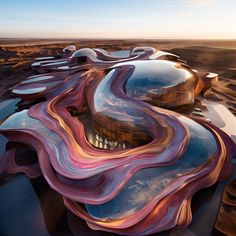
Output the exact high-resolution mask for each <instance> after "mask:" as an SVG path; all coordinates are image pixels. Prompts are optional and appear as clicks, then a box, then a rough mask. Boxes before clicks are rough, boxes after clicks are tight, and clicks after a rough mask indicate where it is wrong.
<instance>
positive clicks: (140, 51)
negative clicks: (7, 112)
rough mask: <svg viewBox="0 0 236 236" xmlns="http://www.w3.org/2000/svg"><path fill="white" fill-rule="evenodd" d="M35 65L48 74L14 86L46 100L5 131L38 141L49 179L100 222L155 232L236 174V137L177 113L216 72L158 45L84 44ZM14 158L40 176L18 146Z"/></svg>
mask: <svg viewBox="0 0 236 236" xmlns="http://www.w3.org/2000/svg"><path fill="white" fill-rule="evenodd" d="M122 53H124V54H122ZM117 55H119V56H117ZM32 67H33V68H34V69H37V70H38V71H39V72H42V71H48V72H49V73H47V74H40V75H37V76H33V77H30V78H28V79H27V80H25V81H22V82H21V83H20V84H18V85H16V86H15V88H13V90H12V92H13V93H15V94H16V95H17V96H19V97H21V98H22V99H24V100H25V102H26V103H27V102H29V103H30V102H31V101H35V100H37V99H44V100H41V102H38V103H37V104H36V105H33V106H31V107H30V108H29V109H25V110H22V111H20V112H17V113H15V114H13V115H11V116H10V117H9V118H8V119H7V120H6V121H4V122H3V123H2V124H1V126H0V132H1V133H2V134H4V135H5V136H6V137H7V138H8V139H9V140H11V141H20V142H25V143H26V144H29V145H31V146H33V147H34V148H35V150H36V151H37V153H38V162H39V166H40V170H41V172H42V175H43V176H44V177H45V179H46V181H47V182H48V184H49V185H50V186H51V188H53V189H54V190H56V191H57V192H58V193H60V194H61V195H62V196H63V198H64V202H65V205H66V206H67V207H68V209H70V210H71V211H72V212H73V213H74V214H76V215H77V216H78V217H80V218H82V219H84V220H85V221H86V222H87V224H88V225H89V226H90V227H91V228H92V229H95V230H103V231H109V232H114V233H117V234H123V235H148V234H152V233H156V232H160V231H164V230H167V229H170V228H178V227H185V226H187V225H188V224H189V223H190V222H191V216H192V215H191V214H192V213H191V198H192V196H193V195H194V194H195V193H196V192H197V191H199V190H200V189H203V188H206V187H209V186H211V185H213V184H214V183H216V182H217V181H219V180H224V179H226V178H228V177H229V176H230V175H231V173H232V165H231V157H232V155H233V154H235V153H236V147H235V144H234V143H233V142H232V140H231V139H230V137H228V136H227V135H226V134H225V133H224V132H223V131H221V130H220V129H219V128H217V127H215V126H214V125H212V124H210V123H208V122H207V121H204V120H202V119H199V120H197V119H196V120H193V119H191V118H189V117H187V116H184V115H181V114H179V113H176V112H174V111H172V109H176V108H178V107H184V106H191V105H192V104H193V103H194V99H195V97H196V96H197V95H198V94H199V93H200V92H201V91H202V90H204V89H205V88H206V87H209V86H210V85H211V83H213V82H214V81H216V80H217V75H216V74H201V73H198V72H197V71H195V70H193V69H191V68H190V67H189V66H187V65H186V64H185V62H184V61H182V60H181V59H180V58H179V57H178V56H176V55H173V54H170V53H165V52H163V51H156V50H155V49H153V48H150V47H139V48H134V49H132V50H129V52H128V54H127V51H125V52H122V51H121V52H119V53H117V52H115V53H111V52H106V51H105V50H102V49H89V48H85V49H80V50H78V51H75V52H73V54H71V56H70V57H68V58H66V59H63V61H57V60H51V61H50V62H48V61H47V62H45V61H42V62H39V64H37V66H35V64H33V65H32ZM170 109H171V110H170ZM5 156H6V158H5V159H4V166H5V169H7V170H8V171H9V170H10V171H11V173H12V172H17V171H23V172H25V173H26V174H27V175H29V176H31V177H32V176H37V171H36V169H35V168H34V167H33V166H32V167H30V166H27V167H25V168H22V166H18V165H17V164H16V163H14V162H12V158H13V156H14V153H13V152H8V153H6V154H5ZM2 166H3V164H2Z"/></svg>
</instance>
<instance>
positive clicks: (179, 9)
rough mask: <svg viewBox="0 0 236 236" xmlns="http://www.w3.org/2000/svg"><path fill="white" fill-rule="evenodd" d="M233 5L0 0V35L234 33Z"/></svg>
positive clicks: (194, 0) (191, 0)
mask: <svg viewBox="0 0 236 236" xmlns="http://www.w3.org/2000/svg"><path fill="white" fill-rule="evenodd" d="M235 6H236V2H235V1H234V0H228V1H227V3H226V2H225V1H223V0H215V1H213V0H168V1H162V0H149V1H141V0H138V1H137V0H128V1H127V0H120V1H109V0H100V1H95V0H90V1H82V0H79V1H75V0H72V1H70V4H68V1H65V0H61V1H46V0H42V1H26V0H23V1H16V0H11V1H2V2H1V7H0V8H1V15H0V28H1V33H0V37H60V38H67V37H73V38H90V37H92V38H96V37H97V38H236V29H235V27H234V24H233V23H234V22H235V21H236V15H235V14H234V10H235ZM222 19H223V20H222Z"/></svg>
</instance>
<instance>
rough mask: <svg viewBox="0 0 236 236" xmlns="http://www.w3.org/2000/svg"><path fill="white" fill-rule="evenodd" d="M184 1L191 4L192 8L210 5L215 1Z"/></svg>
mask: <svg viewBox="0 0 236 236" xmlns="http://www.w3.org/2000/svg"><path fill="white" fill-rule="evenodd" d="M184 1H185V2H187V3H189V4H191V5H192V6H196V7H202V6H206V5H209V4H211V3H213V2H215V1H216V0H184Z"/></svg>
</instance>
